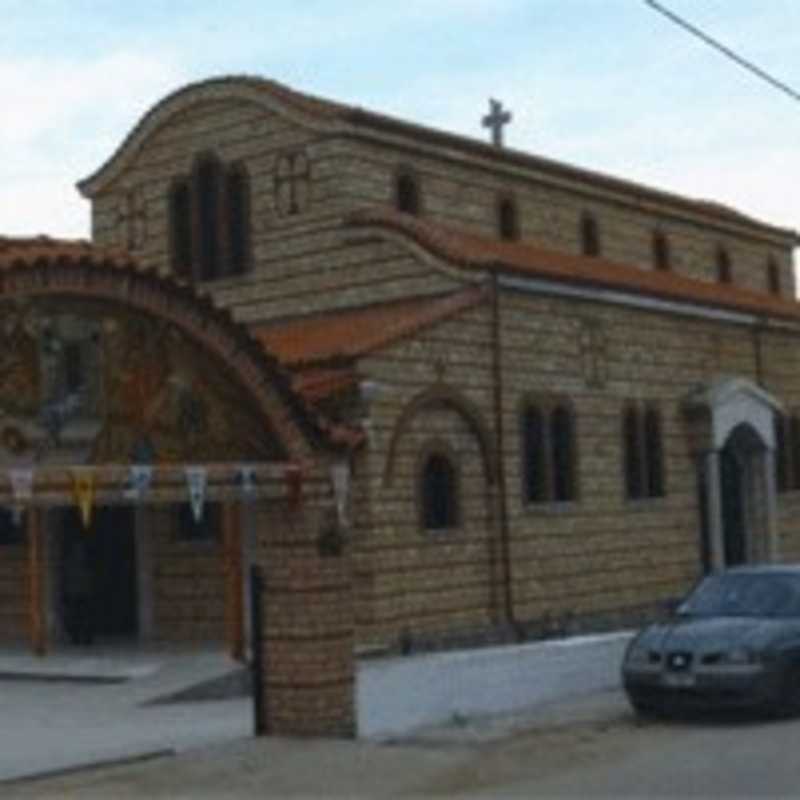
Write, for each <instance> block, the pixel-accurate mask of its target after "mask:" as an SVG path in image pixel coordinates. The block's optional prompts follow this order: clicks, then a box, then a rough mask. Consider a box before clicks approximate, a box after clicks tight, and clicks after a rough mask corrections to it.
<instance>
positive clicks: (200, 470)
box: [185, 467, 207, 522]
mask: <svg viewBox="0 0 800 800" xmlns="http://www.w3.org/2000/svg"><path fill="white" fill-rule="evenodd" d="M185 471H186V483H187V484H188V485H189V502H190V503H191V505H192V516H193V517H194V521H195V522H202V520H203V509H204V507H205V503H206V475H207V473H206V468H205V467H186V470H185Z"/></svg>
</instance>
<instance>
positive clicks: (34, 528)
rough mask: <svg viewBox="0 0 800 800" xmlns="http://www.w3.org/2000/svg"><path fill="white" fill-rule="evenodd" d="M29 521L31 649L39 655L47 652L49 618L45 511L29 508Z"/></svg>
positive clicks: (27, 514) (27, 513) (27, 515)
mask: <svg viewBox="0 0 800 800" xmlns="http://www.w3.org/2000/svg"><path fill="white" fill-rule="evenodd" d="M26 517H27V522H28V526H27V527H28V590H29V591H28V596H29V624H30V636H31V649H32V650H33V652H34V653H35V654H36V655H37V656H43V655H45V653H46V652H47V619H46V615H45V608H44V531H43V530H42V527H43V525H42V522H43V517H44V512H43V511H42V510H41V509H39V508H29V509H28V510H27V512H26Z"/></svg>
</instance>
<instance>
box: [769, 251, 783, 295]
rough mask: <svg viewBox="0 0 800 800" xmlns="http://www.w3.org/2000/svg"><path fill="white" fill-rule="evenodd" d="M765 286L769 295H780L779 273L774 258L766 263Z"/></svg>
mask: <svg viewBox="0 0 800 800" xmlns="http://www.w3.org/2000/svg"><path fill="white" fill-rule="evenodd" d="M767 286H768V288H769V292H770V294H775V295H779V294H780V293H781V273H780V270H779V269H778V265H777V264H776V263H775V259H774V258H770V259H769V261H768V262H767Z"/></svg>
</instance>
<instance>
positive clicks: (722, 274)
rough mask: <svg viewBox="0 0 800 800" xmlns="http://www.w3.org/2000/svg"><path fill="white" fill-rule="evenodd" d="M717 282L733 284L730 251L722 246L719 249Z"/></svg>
mask: <svg viewBox="0 0 800 800" xmlns="http://www.w3.org/2000/svg"><path fill="white" fill-rule="evenodd" d="M717 280H718V281H719V282H720V283H731V282H732V280H733V275H732V273H731V257H730V256H729V255H728V251H727V250H726V249H725V248H724V247H722V246H720V247H718V248H717Z"/></svg>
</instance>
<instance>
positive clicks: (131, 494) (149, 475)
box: [122, 465, 153, 500]
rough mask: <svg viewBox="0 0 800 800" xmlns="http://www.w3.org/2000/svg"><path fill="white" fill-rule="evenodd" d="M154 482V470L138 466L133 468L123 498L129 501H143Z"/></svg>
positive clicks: (123, 491)
mask: <svg viewBox="0 0 800 800" xmlns="http://www.w3.org/2000/svg"><path fill="white" fill-rule="evenodd" d="M152 481H153V468H152V467H149V466H141V465H136V466H132V467H131V472H130V475H129V477H128V483H127V484H126V485H125V488H124V489H123V490H122V496H123V497H125V498H126V499H127V500H141V499H142V497H144V494H145V492H146V491H147V490H148V489H149V488H150V484H151V483H152Z"/></svg>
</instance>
